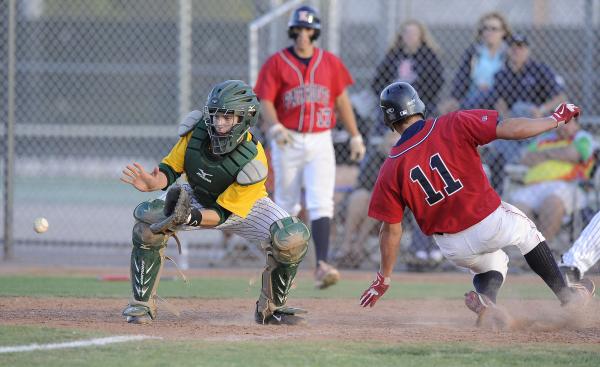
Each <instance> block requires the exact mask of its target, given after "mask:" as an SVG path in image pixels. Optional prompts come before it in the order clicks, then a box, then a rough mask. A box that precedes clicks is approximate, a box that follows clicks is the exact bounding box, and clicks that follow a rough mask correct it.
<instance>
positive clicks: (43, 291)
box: [0, 276, 600, 367]
mask: <svg viewBox="0 0 600 367" xmlns="http://www.w3.org/2000/svg"><path fill="white" fill-rule="evenodd" d="M367 285H368V282H364V281H355V280H346V281H344V282H342V283H340V284H339V285H337V286H336V287H334V288H332V289H330V290H326V291H316V290H315V289H313V285H312V281H311V280H310V279H301V280H300V281H299V282H298V288H297V289H295V290H294V293H293V295H292V297H293V298H294V297H295V298H341V299H352V298H353V299H356V298H357V297H358V295H359V294H360V293H361V292H362V291H363V290H364V288H365V287H366V286H367ZM129 287H130V286H129V283H128V282H101V281H98V280H97V279H95V278H92V277H64V276H55V277H51V276H44V277H35V276H1V277H0V297H6V296H34V297H48V296H57V297H67V296H68V297H105V298H112V297H118V298H123V299H126V298H128V297H129V294H130V293H129V292H130V290H129ZM469 288H470V284H468V282H466V283H465V284H462V283H455V282H450V283H442V282H440V283H432V282H411V283H405V282H397V283H395V284H394V286H393V287H392V288H391V289H390V291H389V292H388V294H386V298H387V299H427V298H447V299H456V298H461V297H462V292H463V291H464V290H466V289H469ZM258 291H259V284H258V282H256V283H254V284H253V285H251V286H249V285H248V279H247V278H244V277H236V278H210V279H208V278H193V279H192V280H191V285H190V286H186V285H184V284H183V282H181V281H173V280H164V281H162V282H161V286H160V294H161V295H162V296H164V297H201V298H250V299H255V298H256V296H257V294H258ZM503 296H504V297H506V298H510V297H521V298H552V297H553V296H552V294H551V293H550V292H549V291H548V290H546V288H545V287H544V286H543V284H541V282H540V283H539V284H523V283H520V282H518V281H515V282H512V283H511V282H509V283H508V284H507V286H506V287H505V289H503ZM1 315H2V310H1V309H0V316H1ZM113 335H114V334H109V333H108V332H96V331H82V330H72V329H61V328H48V327H44V326H41V325H40V326H33V325H30V326H21V325H16V326H7V325H2V326H0V347H7V346H16V345H28V344H33V343H37V344H46V343H60V342H66V341H75V340H86V339H91V338H96V337H104V336H113ZM242 336H243V335H242ZM189 338H190V339H188V340H161V341H158V340H145V341H136V342H127V343H121V344H112V345H107V346H102V347H98V346H93V347H86V348H70V349H61V350H50V351H33V352H21V353H4V354H0V366H15V367H24V366H82V365H85V366H86V367H107V366H123V365H126V366H128V367H135V366H140V367H149V366H261V367H264V366H277V367H281V366H327V367H338V366H339V367H342V366H343V367H352V366H361V367H364V366H376V367H381V366H444V367H447V366H482V367H487V366H543V367H553V366H557V367H558V366H567V365H568V366H594V367H596V366H598V365H599V364H600V363H599V361H600V346H599V345H573V344H567V343H565V344H544V343H540V342H536V343H534V344H526V343H525V344H516V343H515V344H509V345H507V344H505V343H503V345H502V346H501V347H497V348H495V347H493V346H491V345H489V344H487V345H485V344H481V343H476V342H473V341H465V342H453V343H446V342H444V343H442V342H440V343H427V344H423V343H419V344H417V343H414V342H411V343H406V342H404V341H403V340H397V339H393V338H392V339H390V340H389V341H387V343H382V342H374V341H371V340H368V339H366V340H365V341H364V342H355V341H337V340H335V339H327V340H315V341H308V340H300V341H298V340H293V339H287V338H286V339H285V340H282V341H279V340H266V339H265V340H260V341H256V340H251V341H248V340H244V341H210V342H209V341H205V340H197V339H196V340H194V335H190V337H189ZM481 340H485V338H484V339H481Z"/></svg>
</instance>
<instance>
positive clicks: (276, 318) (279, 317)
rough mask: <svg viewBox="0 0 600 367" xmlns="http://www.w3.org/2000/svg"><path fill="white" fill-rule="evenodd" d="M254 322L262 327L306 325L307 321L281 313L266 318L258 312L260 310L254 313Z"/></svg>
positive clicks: (274, 313) (277, 312) (276, 312)
mask: <svg viewBox="0 0 600 367" xmlns="http://www.w3.org/2000/svg"><path fill="white" fill-rule="evenodd" d="M254 321H256V323H257V324H260V325H305V324H306V320H305V319H304V317H300V316H297V315H294V314H290V313H284V312H280V311H275V312H273V314H272V315H270V316H267V317H264V318H263V316H262V315H261V314H260V313H259V312H258V308H257V309H256V311H255V312H254Z"/></svg>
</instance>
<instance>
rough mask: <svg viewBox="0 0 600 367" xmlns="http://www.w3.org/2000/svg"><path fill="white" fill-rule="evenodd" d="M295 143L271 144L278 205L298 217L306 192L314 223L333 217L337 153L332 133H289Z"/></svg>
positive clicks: (310, 214)
mask: <svg viewBox="0 0 600 367" xmlns="http://www.w3.org/2000/svg"><path fill="white" fill-rule="evenodd" d="M289 133H290V139H291V142H289V143H288V144H286V145H284V146H278V145H277V144H276V143H275V142H274V141H273V142H271V163H272V166H273V170H274V171H275V203H277V205H279V206H281V207H282V208H283V209H285V210H286V211H287V212H289V213H290V214H291V215H298V212H300V209H301V196H300V195H301V190H302V188H304V191H305V194H306V197H305V202H306V210H307V211H308V216H309V219H310V220H315V219H318V218H321V217H329V218H331V217H333V193H334V189H335V152H334V150H333V142H332V140H331V131H330V130H327V131H324V132H319V133H298V132H294V131H289Z"/></svg>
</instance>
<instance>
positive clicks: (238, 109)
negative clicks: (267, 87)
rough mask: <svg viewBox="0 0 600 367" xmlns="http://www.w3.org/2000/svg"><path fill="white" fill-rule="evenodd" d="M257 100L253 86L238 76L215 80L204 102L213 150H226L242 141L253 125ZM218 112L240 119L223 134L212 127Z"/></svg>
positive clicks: (205, 116)
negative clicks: (231, 78) (216, 82)
mask: <svg viewBox="0 0 600 367" xmlns="http://www.w3.org/2000/svg"><path fill="white" fill-rule="evenodd" d="M259 109H260V102H259V101H258V98H257V97H256V94H254V91H253V90H252V88H251V87H250V86H249V85H248V84H246V83H244V82H243V81H241V80H226V81H224V82H222V83H220V84H217V85H216V86H215V87H214V88H213V89H212V90H211V91H210V94H209V95H208V99H207V100H206V106H204V123H205V124H206V127H207V128H208V135H209V136H210V142H211V147H212V152H213V153H214V154H217V155H220V154H227V153H229V152H231V151H233V150H234V149H235V148H236V147H237V146H238V145H239V144H240V143H242V142H243V141H244V139H245V137H246V134H247V133H248V130H249V129H250V128H251V127H252V126H254V125H256V122H257V121H258V112H259ZM217 112H220V113H223V114H233V115H235V116H239V121H238V123H236V124H235V125H234V126H233V128H231V130H229V131H228V132H227V133H225V134H219V133H218V132H217V130H216V128H215V124H214V116H215V114H216V113H217Z"/></svg>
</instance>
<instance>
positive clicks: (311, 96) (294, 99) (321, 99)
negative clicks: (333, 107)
mask: <svg viewBox="0 0 600 367" xmlns="http://www.w3.org/2000/svg"><path fill="white" fill-rule="evenodd" d="M329 95H330V91H329V88H326V87H324V86H322V85H319V84H307V85H300V86H298V87H296V88H293V89H290V90H289V91H287V92H285V94H284V95H283V101H284V105H285V108H286V109H290V108H294V107H298V106H301V105H303V104H304V103H307V102H308V103H321V104H323V105H327V104H328V103H329Z"/></svg>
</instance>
